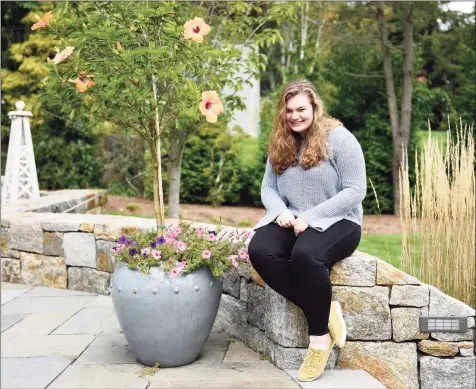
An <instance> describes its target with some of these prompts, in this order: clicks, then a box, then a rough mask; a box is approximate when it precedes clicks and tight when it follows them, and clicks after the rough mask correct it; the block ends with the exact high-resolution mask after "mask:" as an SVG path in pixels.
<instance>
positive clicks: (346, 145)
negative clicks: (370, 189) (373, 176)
mask: <svg viewBox="0 0 476 389" xmlns="http://www.w3.org/2000/svg"><path fill="white" fill-rule="evenodd" d="M333 151H334V160H335V164H336V166H337V170H338V174H339V176H340V178H341V182H342V190H341V191H340V192H338V193H337V194H336V195H334V196H332V197H331V198H329V199H328V200H326V201H324V202H322V203H320V204H318V205H316V206H315V207H313V208H311V209H309V210H307V211H305V212H303V213H302V214H300V215H299V217H301V218H302V219H303V220H304V221H305V222H306V223H307V224H309V225H310V226H313V227H318V228H320V229H321V230H325V229H326V228H327V227H328V226H329V224H330V223H332V222H335V221H336V220H334V219H335V218H336V217H338V216H341V215H346V214H348V213H349V212H350V211H351V209H352V208H354V207H355V206H357V205H358V204H359V203H361V202H362V201H363V200H364V198H365V195H366V193H367V176H366V173H365V159H364V154H363V152H362V148H361V146H360V143H359V141H358V140H357V138H356V137H355V136H354V134H352V133H351V132H349V133H348V134H347V135H346V136H345V137H344V138H343V139H339V140H338V142H335V143H334V144H333Z"/></svg>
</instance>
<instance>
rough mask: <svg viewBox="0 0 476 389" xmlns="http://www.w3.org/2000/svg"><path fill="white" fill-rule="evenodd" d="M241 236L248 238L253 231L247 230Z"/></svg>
mask: <svg viewBox="0 0 476 389" xmlns="http://www.w3.org/2000/svg"><path fill="white" fill-rule="evenodd" d="M241 236H242V237H244V238H245V239H248V238H249V237H250V236H251V232H250V231H245V232H243V234H242V235H241Z"/></svg>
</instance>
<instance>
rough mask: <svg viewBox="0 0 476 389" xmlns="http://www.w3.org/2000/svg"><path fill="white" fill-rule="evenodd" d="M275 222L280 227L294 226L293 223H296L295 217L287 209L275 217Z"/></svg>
mask: <svg viewBox="0 0 476 389" xmlns="http://www.w3.org/2000/svg"><path fill="white" fill-rule="evenodd" d="M276 222H277V223H278V225H279V226H280V227H284V228H289V227H294V225H295V224H296V218H295V217H294V215H293V214H292V212H291V211H290V210H289V209H288V210H286V211H284V212H283V213H282V214H281V215H279V216H278V217H277V218H276Z"/></svg>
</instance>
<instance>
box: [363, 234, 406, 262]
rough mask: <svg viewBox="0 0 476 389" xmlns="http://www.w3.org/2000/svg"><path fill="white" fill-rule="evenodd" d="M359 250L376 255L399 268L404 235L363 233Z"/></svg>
mask: <svg viewBox="0 0 476 389" xmlns="http://www.w3.org/2000/svg"><path fill="white" fill-rule="evenodd" d="M357 250H359V251H363V252H365V253H367V254H371V255H375V256H376V257H379V258H380V259H382V260H384V261H386V262H388V263H390V264H392V265H393V266H395V267H397V268H398V267H400V262H401V256H402V235H401V234H390V235H362V239H361V240H360V244H359V247H357Z"/></svg>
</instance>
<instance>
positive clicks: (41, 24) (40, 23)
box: [31, 11, 53, 30]
mask: <svg viewBox="0 0 476 389" xmlns="http://www.w3.org/2000/svg"><path fill="white" fill-rule="evenodd" d="M52 13H53V12H52V11H50V12H48V13H46V14H44V15H43V17H42V18H41V19H40V17H39V16H38V15H37V14H35V16H36V18H37V19H40V20H38V21H37V22H36V23H35V24H34V25H33V26H31V29H32V30H36V29H37V28H42V27H46V26H48V25H49V22H48V19H49V18H50V16H51V14H52Z"/></svg>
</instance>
